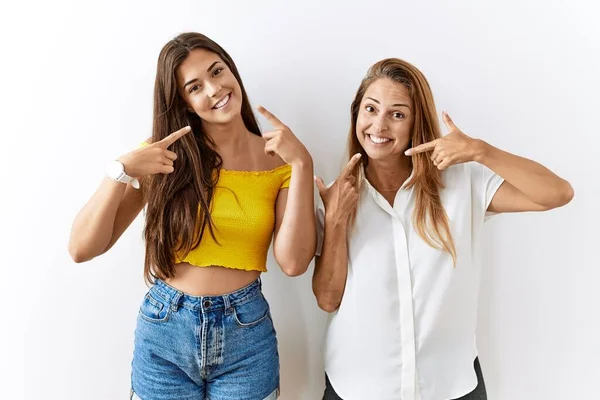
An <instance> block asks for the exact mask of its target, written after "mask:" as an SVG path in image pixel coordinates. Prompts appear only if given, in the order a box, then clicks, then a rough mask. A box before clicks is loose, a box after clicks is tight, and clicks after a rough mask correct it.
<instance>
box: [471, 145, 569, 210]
mask: <svg viewBox="0 0 600 400" xmlns="http://www.w3.org/2000/svg"><path fill="white" fill-rule="evenodd" d="M477 148H478V152H477V156H476V157H475V161H477V162H479V163H481V164H483V165H485V166H486V167H488V168H489V169H491V170H492V171H494V172H495V173H496V174H498V175H500V176H501V177H502V178H504V180H505V181H506V182H504V184H503V185H502V186H501V187H500V189H498V191H497V192H496V194H495V196H494V198H493V199H492V202H491V203H490V205H489V207H488V210H489V211H493V212H499V213H500V212H519V211H545V210H551V209H553V208H557V207H562V206H564V205H565V204H567V203H569V202H570V201H571V199H572V198H573V195H574V192H573V188H572V187H571V185H570V184H569V182H567V181H566V180H564V179H562V178H561V177H559V176H557V175H556V174H554V173H553V172H552V171H550V170H549V169H548V168H546V167H544V166H543V165H541V164H539V163H537V162H535V161H532V160H529V159H527V158H524V157H519V156H516V155H514V154H511V153H508V152H506V151H503V150H500V149H498V148H496V147H494V146H491V145H489V144H487V143H485V142H483V141H478V142H477Z"/></svg>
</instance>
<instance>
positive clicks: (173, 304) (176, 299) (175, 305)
mask: <svg viewBox="0 0 600 400" xmlns="http://www.w3.org/2000/svg"><path fill="white" fill-rule="evenodd" d="M182 297H183V292H180V291H179V290H178V291H177V293H175V297H173V300H172V301H171V311H173V312H177V309H178V308H179V302H180V301H181V298H182Z"/></svg>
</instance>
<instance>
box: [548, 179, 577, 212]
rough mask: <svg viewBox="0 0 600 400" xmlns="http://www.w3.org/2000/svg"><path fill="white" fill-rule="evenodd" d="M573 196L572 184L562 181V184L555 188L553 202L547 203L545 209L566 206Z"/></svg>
mask: <svg viewBox="0 0 600 400" xmlns="http://www.w3.org/2000/svg"><path fill="white" fill-rule="evenodd" d="M574 196H575V191H574V190H573V186H571V184H570V183H569V182H567V181H564V182H563V184H562V185H561V186H560V188H558V189H557V190H556V194H555V195H554V199H553V202H552V203H551V204H547V205H546V206H547V209H549V210H551V209H554V208H559V207H563V206H566V205H567V204H569V203H570V202H571V200H573V197H574Z"/></svg>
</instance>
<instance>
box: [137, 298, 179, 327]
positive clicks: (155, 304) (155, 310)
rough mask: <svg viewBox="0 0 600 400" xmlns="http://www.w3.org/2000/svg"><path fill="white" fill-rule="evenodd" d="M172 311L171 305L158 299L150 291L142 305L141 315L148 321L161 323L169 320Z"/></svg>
mask: <svg viewBox="0 0 600 400" xmlns="http://www.w3.org/2000/svg"><path fill="white" fill-rule="evenodd" d="M170 311H171V307H169V306H168V305H167V304H165V303H164V302H163V301H160V300H157V299H156V298H155V297H154V296H152V293H151V292H148V293H147V294H146V296H145V297H144V301H143V302H142V305H141V306H140V312H139V315H140V317H141V318H142V319H144V320H146V321H149V322H155V323H160V322H167V321H168V320H169V314H170Z"/></svg>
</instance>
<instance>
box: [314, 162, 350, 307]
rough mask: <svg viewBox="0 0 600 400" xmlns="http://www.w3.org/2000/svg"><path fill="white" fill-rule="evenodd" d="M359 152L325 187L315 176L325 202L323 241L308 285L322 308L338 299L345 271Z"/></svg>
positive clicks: (333, 303)
mask: <svg viewBox="0 0 600 400" xmlns="http://www.w3.org/2000/svg"><path fill="white" fill-rule="evenodd" d="M359 160H360V155H355V156H353V157H352V158H351V159H350V161H349V162H348V165H346V168H345V169H344V171H343V172H342V174H341V175H340V176H339V178H338V179H336V181H335V182H334V183H333V185H331V187H329V188H326V187H325V185H324V184H323V181H322V180H321V179H320V178H316V179H315V181H316V184H317V188H318V189H319V194H320V195H321V199H322V200H323V204H324V205H325V217H324V228H323V232H324V233H323V245H322V248H321V254H320V255H318V256H317V259H316V262H315V271H314V274H313V280H312V287H313V293H314V295H315V297H316V299H317V304H318V305H319V307H320V308H321V309H322V310H323V311H327V312H334V311H335V310H337V309H338V308H339V306H340V304H341V302H342V297H343V296H344V290H345V288H346V277H347V275H348V235H347V234H348V220H349V218H350V215H351V214H352V212H353V211H354V210H355V209H356V205H357V203H358V191H357V189H356V181H355V177H354V176H353V175H351V172H352V170H353V169H354V168H355V167H356V165H357V164H358V161H359Z"/></svg>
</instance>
